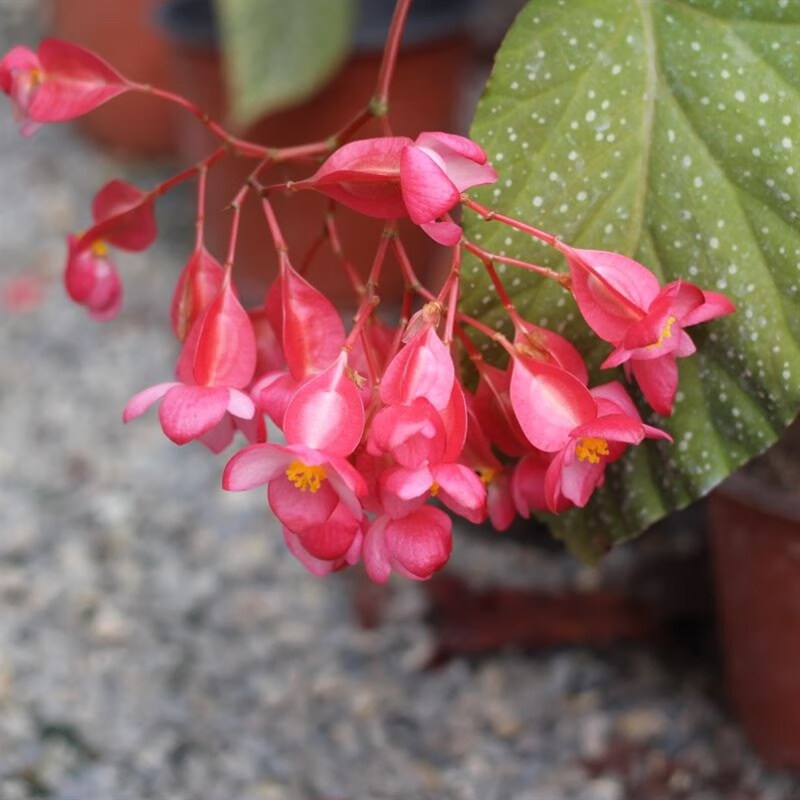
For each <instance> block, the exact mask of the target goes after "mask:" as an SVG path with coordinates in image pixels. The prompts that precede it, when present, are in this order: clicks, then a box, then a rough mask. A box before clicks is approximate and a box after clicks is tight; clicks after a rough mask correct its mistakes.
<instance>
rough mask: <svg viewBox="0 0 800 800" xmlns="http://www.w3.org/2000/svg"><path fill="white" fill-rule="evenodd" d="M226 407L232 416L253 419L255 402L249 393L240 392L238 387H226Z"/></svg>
mask: <svg viewBox="0 0 800 800" xmlns="http://www.w3.org/2000/svg"><path fill="white" fill-rule="evenodd" d="M227 409H228V411H230V413H231V414H233V416H234V417H240V418H241V419H253V417H254V416H255V413H256V404H255V403H254V402H253V399H252V398H251V397H250V395H248V394H245V393H244V392H240V391H239V390H238V389H228V405H227Z"/></svg>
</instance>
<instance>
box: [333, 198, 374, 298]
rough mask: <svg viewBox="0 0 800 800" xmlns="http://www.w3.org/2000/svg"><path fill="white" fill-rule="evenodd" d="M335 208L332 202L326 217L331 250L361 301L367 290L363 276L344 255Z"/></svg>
mask: <svg viewBox="0 0 800 800" xmlns="http://www.w3.org/2000/svg"><path fill="white" fill-rule="evenodd" d="M335 208H336V204H335V203H333V202H332V203H331V205H330V208H329V210H328V212H327V214H326V215H325V228H326V230H327V232H328V239H329V240H330V243H331V250H332V251H333V254H334V255H335V256H336V258H337V259H338V260H339V263H340V264H341V265H342V268H343V269H344V271H345V274H346V275H347V279H348V280H349V281H350V285H351V286H352V287H353V291H354V292H355V293H356V297H357V298H359V299H360V298H362V297H363V296H364V295H365V294H366V292H367V288H366V286H364V282H363V281H362V280H361V276H360V275H359V274H358V272H357V271H356V268H355V267H354V266H353V265H352V263H351V262H350V260H349V259H348V258H347V257H346V256H345V254H344V250H343V249H342V240H341V239H340V238H339V229H338V228H337V227H336V215H335Z"/></svg>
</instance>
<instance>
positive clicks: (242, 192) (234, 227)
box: [223, 183, 250, 275]
mask: <svg viewBox="0 0 800 800" xmlns="http://www.w3.org/2000/svg"><path fill="white" fill-rule="evenodd" d="M249 191H250V184H247V183H246V184H245V185H244V186H242V188H241V189H239V191H238V192H237V193H236V197H234V198H233V202H232V203H231V204H230V208H231V209H232V210H233V218H232V219H231V233H230V238H229V239H228V254H227V256H226V257H225V263H224V265H223V266H224V267H225V273H226V275H230V273H231V270H232V269H233V260H234V257H235V255H236V242H237V241H238V239H239V222H240V220H241V217H242V204H243V203H244V200H245V197H247V193H248V192H249Z"/></svg>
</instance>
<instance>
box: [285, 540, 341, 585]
mask: <svg viewBox="0 0 800 800" xmlns="http://www.w3.org/2000/svg"><path fill="white" fill-rule="evenodd" d="M283 540H284V542H286V547H287V548H288V550H289V552H290V553H291V554H292V555H293V556H294V557H295V558H296V559H297V560H298V561H299V562H300V563H301V564H302V565H303V566H304V567H305V568H306V569H307V570H308V571H309V572H310V573H311V574H312V575H316V576H317V577H318V578H324V577H325V576H326V575H329V574H330V573H331V572H336V571H337V570H340V569H343V568H344V567H346V566H347V562H346V560H345V559H343V558H340V559H336V560H335V561H325V560H323V559H321V558H314V556H312V555H311V553H309V552H308V551H307V550H306V549H305V548H304V547H303V545H302V544H301V543H300V538H299V537H298V535H297V534H296V533H292V531H290V530H288V529H287V528H284V529H283Z"/></svg>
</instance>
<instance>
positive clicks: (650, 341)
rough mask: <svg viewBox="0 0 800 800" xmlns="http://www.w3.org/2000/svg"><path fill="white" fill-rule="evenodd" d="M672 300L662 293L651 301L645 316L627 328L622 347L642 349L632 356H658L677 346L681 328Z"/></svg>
mask: <svg viewBox="0 0 800 800" xmlns="http://www.w3.org/2000/svg"><path fill="white" fill-rule="evenodd" d="M698 291H699V290H698ZM673 301H674V298H673V297H671V296H670V295H668V294H663V293H662V294H661V295H659V296H658V297H657V298H656V299H655V300H654V301H653V302H652V303H651V305H650V308H649V309H648V310H647V314H646V316H645V317H644V318H643V319H641V320H639V322H636V323H634V324H633V325H631V326H630V327H629V328H628V330H627V332H626V333H625V338H624V340H623V345H624V347H625V348H626V349H628V350H636V349H637V348H642V349H643V350H644V352H642V353H637V354H636V355H635V356H634V357H636V358H639V357H645V358H647V357H648V356H650V357H654V358H658V354H659V353H661V354H662V355H663V354H664V353H670V352H672V351H673V350H674V349H675V348H676V347H677V346H678V341H679V338H680V337H679V333H680V330H681V328H680V322H679V320H678V319H677V318H676V317H675V315H674V314H673V313H672V311H673V308H672V306H673ZM652 354H655V355H652Z"/></svg>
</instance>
